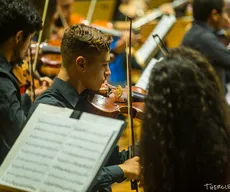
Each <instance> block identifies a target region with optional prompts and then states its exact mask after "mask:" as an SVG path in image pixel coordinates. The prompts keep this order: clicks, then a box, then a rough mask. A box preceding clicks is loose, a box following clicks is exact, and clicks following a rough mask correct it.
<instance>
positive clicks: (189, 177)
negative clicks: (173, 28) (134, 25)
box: [140, 47, 230, 192]
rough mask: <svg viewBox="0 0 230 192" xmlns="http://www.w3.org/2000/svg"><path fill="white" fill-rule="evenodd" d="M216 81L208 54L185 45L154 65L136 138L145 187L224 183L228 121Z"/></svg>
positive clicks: (155, 191)
mask: <svg viewBox="0 0 230 192" xmlns="http://www.w3.org/2000/svg"><path fill="white" fill-rule="evenodd" d="M220 85H221V84H220V80H219V78H218V77H217V75H216V73H215V71H214V69H213V68H212V66H211V65H210V64H209V62H208V61H207V59H205V58H204V57H203V56H202V55H201V54H200V53H198V52H196V51H194V50H191V49H189V48H184V47H180V48H176V49H173V50H171V51H170V52H169V55H168V56H166V57H165V58H164V59H163V60H162V61H160V62H159V63H157V64H156V65H155V66H154V68H153V69H152V71H151V76H150V79H149V87H148V96H147V98H146V107H145V115H144V118H143V125H142V134H141V142H140V148H141V151H140V152H141V164H142V166H143V176H144V191H145V192H179V191H184V192H185V191H186V192H195V191H196V192H200V191H207V189H206V187H205V184H207V183H208V184H209V183H212V184H228V181H229V180H228V179H229V178H228V176H229V170H228V165H229V146H230V145H229V141H230V137H229V122H228V118H227V117H228V112H227V104H226V101H225V97H224V94H223V89H222V87H221V86H220ZM150 149H151V151H150Z"/></svg>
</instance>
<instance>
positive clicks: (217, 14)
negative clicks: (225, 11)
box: [211, 9, 219, 22]
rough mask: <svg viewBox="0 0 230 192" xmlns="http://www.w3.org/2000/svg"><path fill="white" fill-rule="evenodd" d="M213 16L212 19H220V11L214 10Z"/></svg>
mask: <svg viewBox="0 0 230 192" xmlns="http://www.w3.org/2000/svg"><path fill="white" fill-rule="evenodd" d="M211 17H212V20H213V21H215V22H216V21H218V20H219V13H218V11H217V10H216V9H213V10H212V12H211Z"/></svg>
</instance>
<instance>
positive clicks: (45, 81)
mask: <svg viewBox="0 0 230 192" xmlns="http://www.w3.org/2000/svg"><path fill="white" fill-rule="evenodd" d="M39 80H40V81H41V85H42V86H47V87H50V86H51V85H52V84H53V80H52V79H50V78H49V77H41V78H40V79H39Z"/></svg>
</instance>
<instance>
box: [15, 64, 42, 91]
mask: <svg viewBox="0 0 230 192" xmlns="http://www.w3.org/2000/svg"><path fill="white" fill-rule="evenodd" d="M27 65H28V64H27V63H26V62H24V63H23V64H22V66H19V65H15V66H14V67H13V75H14V77H15V78H16V80H17V83H18V85H19V88H20V94H23V93H25V91H26V90H27V89H29V90H30V88H31V85H32V77H31V75H30V72H29V70H28V67H27ZM39 86H40V82H39V80H38V79H37V78H36V79H34V87H35V88H38V87H39Z"/></svg>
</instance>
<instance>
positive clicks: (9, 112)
mask: <svg viewBox="0 0 230 192" xmlns="http://www.w3.org/2000/svg"><path fill="white" fill-rule="evenodd" d="M0 81H1V84H0V93H1V94H0V116H1V125H2V126H1V128H2V129H1V132H2V134H1V143H2V145H1V146H2V149H1V150H0V151H1V154H0V162H2V160H3V158H4V157H5V154H7V153H8V151H9V150H10V148H11V147H12V145H13V144H14V142H15V141H16V139H17V137H18V135H19V134H20V132H21V128H22V125H23V123H24V121H25V120H26V117H25V115H24V111H23V109H22V107H21V103H20V101H19V99H18V94H19V93H18V92H17V89H16V87H15V86H14V84H13V83H12V81H11V80H9V79H8V78H7V77H2V76H1V77H0Z"/></svg>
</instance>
